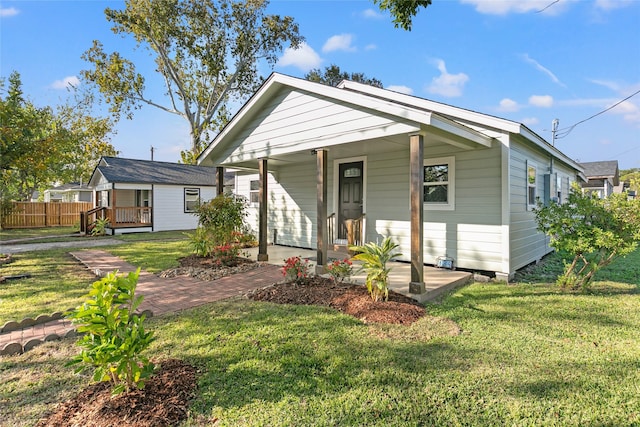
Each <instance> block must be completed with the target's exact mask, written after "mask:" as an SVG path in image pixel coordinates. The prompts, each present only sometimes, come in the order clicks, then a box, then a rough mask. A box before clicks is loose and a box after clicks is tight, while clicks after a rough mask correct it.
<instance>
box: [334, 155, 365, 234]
mask: <svg viewBox="0 0 640 427" xmlns="http://www.w3.org/2000/svg"><path fill="white" fill-rule="evenodd" d="M339 173H340V180H339V194H338V200H339V202H338V203H339V206H338V238H339V239H346V238H347V228H346V225H345V221H346V220H348V219H356V218H359V217H360V216H362V202H363V197H364V195H363V185H362V183H363V176H362V175H363V163H362V162H352V163H341V164H340V168H339Z"/></svg>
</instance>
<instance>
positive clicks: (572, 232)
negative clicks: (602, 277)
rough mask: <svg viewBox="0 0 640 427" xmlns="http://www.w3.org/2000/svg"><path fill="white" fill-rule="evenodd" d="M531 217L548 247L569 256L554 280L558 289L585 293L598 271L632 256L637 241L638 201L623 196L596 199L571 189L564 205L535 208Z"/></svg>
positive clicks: (639, 232)
mask: <svg viewBox="0 0 640 427" xmlns="http://www.w3.org/2000/svg"><path fill="white" fill-rule="evenodd" d="M535 214H536V221H537V223H538V229H539V230H540V231H542V232H544V233H545V234H546V235H548V236H549V237H550V241H551V246H552V247H553V248H554V249H556V250H558V251H566V252H568V253H569V254H571V255H572V256H573V260H572V261H571V262H570V263H566V264H565V268H564V273H563V274H562V275H560V276H559V277H558V280H557V283H558V284H559V285H560V286H562V287H569V288H572V289H582V290H587V289H588V288H589V287H590V286H591V281H592V279H593V276H594V274H595V273H596V272H597V271H598V270H599V269H600V268H602V267H604V266H606V265H608V264H610V263H611V262H612V261H613V260H614V259H615V258H616V257H619V256H624V255H627V254H629V253H631V252H633V251H634V250H635V248H636V247H637V243H638V241H640V200H638V199H636V200H629V199H627V195H626V194H613V195H611V196H609V197H608V198H606V199H599V198H597V197H595V196H594V195H591V194H583V193H582V190H581V189H580V188H578V187H574V188H573V189H572V191H571V193H570V194H569V198H568V200H567V202H565V203H562V204H558V203H550V204H549V205H547V206H543V205H541V204H538V207H537V208H536V210H535Z"/></svg>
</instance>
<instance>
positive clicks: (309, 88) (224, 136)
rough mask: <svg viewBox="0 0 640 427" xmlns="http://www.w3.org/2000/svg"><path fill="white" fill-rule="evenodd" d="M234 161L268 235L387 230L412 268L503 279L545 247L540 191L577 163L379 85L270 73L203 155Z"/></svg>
mask: <svg viewBox="0 0 640 427" xmlns="http://www.w3.org/2000/svg"><path fill="white" fill-rule="evenodd" d="M198 161H199V164H200V165H203V166H215V167H218V168H225V167H229V168H234V169H236V170H239V171H241V172H238V173H237V175H236V193H237V194H242V195H245V196H246V197H247V198H249V200H250V201H251V202H252V203H251V204H252V207H251V209H252V215H251V217H250V218H251V220H252V221H254V226H255V228H256V229H257V230H258V236H259V243H260V245H259V248H260V250H259V258H261V259H268V252H267V251H268V243H276V244H282V245H290V246H297V247H305V248H312V249H316V250H317V262H318V264H319V269H322V268H323V266H325V265H326V262H327V249H328V247H330V246H332V245H333V244H334V243H337V244H341V243H344V241H345V240H348V241H350V243H351V242H354V243H358V242H370V241H372V242H380V241H381V240H382V239H383V238H384V237H386V236H390V237H392V239H393V240H394V241H395V242H397V243H399V244H400V248H401V252H402V254H403V256H402V258H401V259H402V260H404V261H408V262H410V263H411V283H410V291H411V292H412V293H415V294H420V293H422V292H424V273H423V266H424V264H437V262H438V259H443V257H447V258H448V259H453V260H454V264H455V266H456V267H459V268H464V269H471V270H482V271H488V272H495V274H496V275H497V277H499V278H502V279H506V278H508V277H509V276H511V275H512V274H513V273H514V272H515V271H516V270H517V269H519V268H521V267H523V266H525V265H527V264H529V263H531V262H534V261H536V260H539V259H540V258H541V257H542V256H544V255H545V254H547V253H548V252H550V251H551V249H550V247H549V245H548V241H547V239H546V238H545V236H544V235H543V234H541V233H539V232H538V231H537V230H536V224H535V220H534V213H533V212H532V209H533V207H534V206H535V205H536V201H537V200H538V199H540V200H544V201H549V200H552V199H557V200H560V201H562V200H565V199H566V197H567V194H568V191H569V188H570V184H571V183H572V182H574V181H576V180H578V177H579V176H580V174H581V172H582V168H581V167H580V165H579V164H577V163H576V162H575V161H573V160H571V159H570V158H568V157H567V156H566V155H564V154H563V153H562V152H560V151H559V150H558V149H557V148H555V147H553V146H552V145H550V144H549V143H547V142H546V141H545V140H544V139H543V138H541V137H540V136H538V135H536V134H535V133H533V132H532V131H531V130H530V129H528V128H527V127H526V126H525V125H523V124H520V123H516V122H513V121H510V120H505V119H501V118H498V117H493V116H490V115H487V114H482V113H478V112H474V111H469V110H465V109H462V108H457V107H453V106H450V105H445V104H441V103H437V102H433V101H429V100H426V99H421V98H418V97H414V96H409V95H404V94H401V93H396V92H392V91H389V90H384V89H379V88H375V87H372V86H368V85H364V84H360V83H354V82H350V81H344V82H342V83H341V84H340V85H339V86H338V87H330V86H326V85H322V84H318V83H313V82H310V81H306V80H302V79H298V78H293V77H289V76H285V75H282V74H272V75H271V76H270V77H269V78H268V79H267V80H266V81H265V82H264V84H263V85H262V86H261V88H260V89H259V90H258V91H257V92H256V93H255V94H254V96H253V97H252V98H251V99H250V100H249V101H248V102H247V103H246V104H245V105H244V106H243V107H242V108H241V109H240V111H239V112H238V113H237V114H236V115H235V117H234V118H233V119H232V120H231V122H230V123H229V124H228V125H227V126H226V127H225V128H224V129H223V131H222V132H221V133H220V134H219V135H218V136H217V137H216V138H215V139H214V141H212V143H211V144H210V145H209V146H208V147H207V148H206V149H205V150H204V152H203V153H202V154H201V155H200V157H199V160H198Z"/></svg>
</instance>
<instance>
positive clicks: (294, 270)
mask: <svg viewBox="0 0 640 427" xmlns="http://www.w3.org/2000/svg"><path fill="white" fill-rule="evenodd" d="M282 274H283V275H284V277H285V279H286V280H287V281H289V282H295V283H296V284H298V285H301V284H304V283H305V282H306V281H307V279H308V278H309V260H308V259H305V260H302V259H300V257H299V256H295V257H291V258H287V259H285V260H284V267H282Z"/></svg>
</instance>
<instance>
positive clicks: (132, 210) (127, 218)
mask: <svg viewBox="0 0 640 427" xmlns="http://www.w3.org/2000/svg"><path fill="white" fill-rule="evenodd" d="M151 210H152V208H150V207H126V208H118V207H116V208H115V209H114V208H109V209H107V212H108V213H107V216H108V217H109V222H110V224H111V228H119V227H135V226H150V225H151V223H152V222H151Z"/></svg>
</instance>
